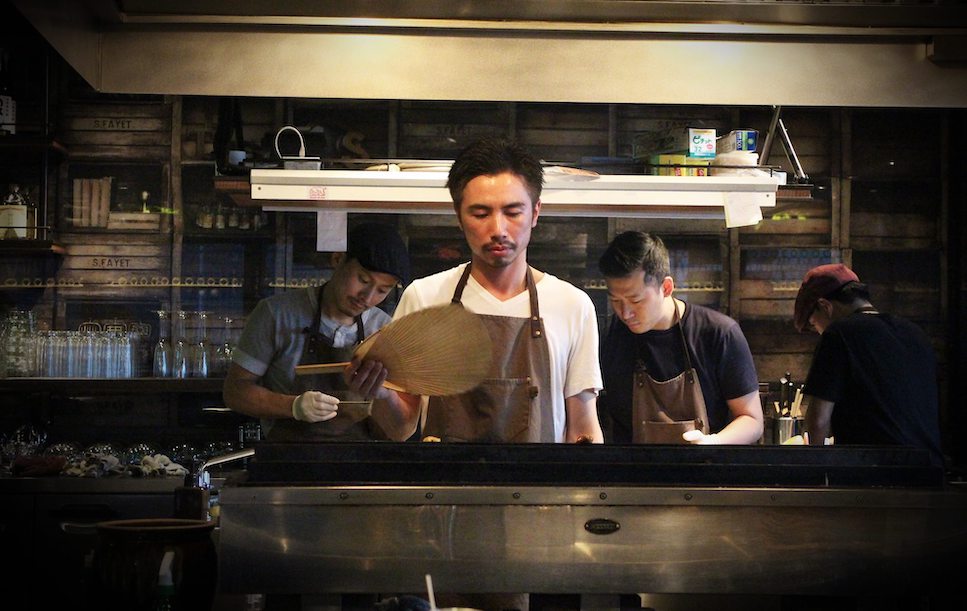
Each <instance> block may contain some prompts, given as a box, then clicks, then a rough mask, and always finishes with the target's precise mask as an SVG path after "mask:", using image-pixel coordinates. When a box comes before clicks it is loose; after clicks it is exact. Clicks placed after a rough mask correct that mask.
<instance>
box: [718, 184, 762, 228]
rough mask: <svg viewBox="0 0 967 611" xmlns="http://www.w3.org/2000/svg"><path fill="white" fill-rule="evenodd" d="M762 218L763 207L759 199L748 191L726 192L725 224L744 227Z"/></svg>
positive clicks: (729, 226)
mask: <svg viewBox="0 0 967 611" xmlns="http://www.w3.org/2000/svg"><path fill="white" fill-rule="evenodd" d="M761 220H762V208H760V207H759V204H758V199H757V198H756V197H755V196H754V195H752V194H748V193H726V194H725V226H726V227H728V228H730V229H731V228H732V227H744V226H746V225H755V224H756V223H758V222H759V221H761Z"/></svg>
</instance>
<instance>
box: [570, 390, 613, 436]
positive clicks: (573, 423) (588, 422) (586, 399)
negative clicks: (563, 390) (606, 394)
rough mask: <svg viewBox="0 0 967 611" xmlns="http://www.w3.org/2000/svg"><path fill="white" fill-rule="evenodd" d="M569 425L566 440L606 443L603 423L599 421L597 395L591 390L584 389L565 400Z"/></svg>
mask: <svg viewBox="0 0 967 611" xmlns="http://www.w3.org/2000/svg"><path fill="white" fill-rule="evenodd" d="M564 406H565V410H566V412H567V421H566V422H567V425H566V430H565V431H564V441H565V442H567V443H576V442H578V441H581V442H587V441H590V442H591V443H604V434H603V433H602V432H601V423H600V422H598V410H597V396H596V395H595V394H594V392H592V391H590V390H585V391H582V392H580V393H578V394H576V395H574V396H572V397H568V398H567V399H565V400H564Z"/></svg>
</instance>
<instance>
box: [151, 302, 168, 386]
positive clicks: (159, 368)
mask: <svg viewBox="0 0 967 611" xmlns="http://www.w3.org/2000/svg"><path fill="white" fill-rule="evenodd" d="M156 314H157V315H158V342H157V343H156V344H155V345H154V355H153V358H154V364H153V365H152V370H151V375H153V376H154V377H156V378H169V377H171V374H172V360H173V359H172V356H173V354H172V346H171V339H170V333H171V331H170V329H169V326H168V325H169V324H170V320H169V316H168V311H167V310H157V311H156Z"/></svg>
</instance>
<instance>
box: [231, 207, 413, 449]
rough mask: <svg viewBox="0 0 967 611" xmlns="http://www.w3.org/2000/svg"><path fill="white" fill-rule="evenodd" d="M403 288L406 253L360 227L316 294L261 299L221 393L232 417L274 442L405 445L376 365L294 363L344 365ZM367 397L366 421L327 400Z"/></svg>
mask: <svg viewBox="0 0 967 611" xmlns="http://www.w3.org/2000/svg"><path fill="white" fill-rule="evenodd" d="M409 280H410V264H409V254H408V253H407V250H406V246H405V244H404V243H403V240H402V239H401V238H400V236H399V234H398V233H397V232H396V230H395V229H393V228H392V227H389V226H387V225H382V224H376V223H367V224H363V225H358V226H356V227H354V228H353V229H352V230H351V231H350V233H349V239H348V249H347V251H346V253H345V254H344V255H343V254H342V253H340V255H339V256H338V258H337V262H336V266H335V269H334V270H333V273H332V278H331V279H330V280H329V281H328V282H326V283H325V284H323V285H322V286H319V287H308V288H304V289H297V290H293V291H287V292H285V293H281V294H278V295H273V296H272V297H268V298H266V299H263V300H262V301H260V302H259V303H258V305H256V307H255V309H254V310H253V311H252V313H251V315H249V317H248V318H247V320H246V323H245V329H244V331H243V332H242V337H241V339H240V340H239V342H238V345H237V346H236V347H235V350H234V351H233V353H232V364H231V366H230V367H229V370H228V374H227V375H226V378H225V385H224V388H223V397H224V400H225V404H226V405H227V406H228V407H230V408H231V409H233V410H235V411H237V412H240V413H243V414H246V415H249V416H254V417H257V418H260V419H261V421H262V430H263V432H264V434H265V435H266V437H267V438H268V439H270V440H274V441H363V440H369V439H394V440H402V439H405V438H406V437H407V436H408V435H409V434H410V433H411V432H412V431H411V430H408V426H407V424H406V422H407V420H408V419H407V417H406V416H405V415H404V412H403V411H402V410H405V406H404V405H403V404H401V403H400V401H399V397H398V396H397V395H396V393H394V392H392V391H390V390H388V389H386V388H384V387H383V386H382V382H383V381H384V379H385V376H386V372H385V370H384V369H383V368H382V367H380V366H379V364H378V363H367V364H364V365H362V366H360V365H359V364H358V363H354V364H352V365H350V366H349V367H347V368H346V369H345V370H344V371H342V372H339V373H332V374H322V375H301V376H297V375H296V374H295V368H296V366H297V365H309V364H316V363H336V362H344V361H350V360H351V358H352V354H353V351H354V350H355V348H356V346H358V345H359V343H360V342H361V341H363V339H365V338H366V337H367V336H368V335H371V334H372V333H374V332H376V331H377V330H379V329H380V328H381V327H383V326H384V325H385V324H387V323H389V322H390V320H391V318H390V316H389V314H387V313H386V312H384V311H383V310H381V309H380V308H378V307H377V306H378V305H379V304H380V303H382V302H383V300H384V299H386V297H387V296H389V295H390V294H391V293H392V292H393V291H394V289H395V288H396V287H397V285H400V284H402V285H404V286H405V285H406V283H407V282H409ZM349 391H352V394H353V395H355V397H356V398H359V399H366V400H368V399H374V401H373V405H372V412H371V415H369V416H368V417H360V414H359V412H358V411H353V412H352V413H350V410H342V411H340V409H339V399H338V398H337V397H336V396H334V395H337V394H339V395H342V396H343V397H345V396H346V393H347V392H349Z"/></svg>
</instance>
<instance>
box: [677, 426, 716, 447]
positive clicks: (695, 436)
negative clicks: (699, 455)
mask: <svg viewBox="0 0 967 611" xmlns="http://www.w3.org/2000/svg"><path fill="white" fill-rule="evenodd" d="M682 439H684V440H685V441H687V442H688V443H690V444H693V445H715V444H717V443H719V436H718V435H717V434H716V433H712V434H710V435H706V434H705V433H703V432H702V431H698V430H694V431H685V432H684V433H682Z"/></svg>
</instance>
